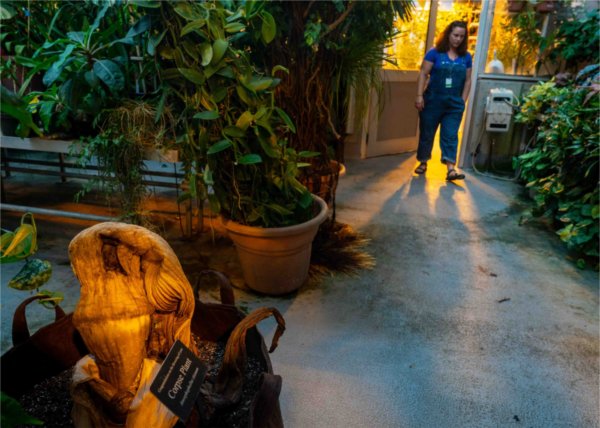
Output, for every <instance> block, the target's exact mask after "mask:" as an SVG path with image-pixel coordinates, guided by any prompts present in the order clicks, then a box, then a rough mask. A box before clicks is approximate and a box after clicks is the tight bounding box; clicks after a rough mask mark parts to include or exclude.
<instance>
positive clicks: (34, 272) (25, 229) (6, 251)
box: [0, 213, 63, 308]
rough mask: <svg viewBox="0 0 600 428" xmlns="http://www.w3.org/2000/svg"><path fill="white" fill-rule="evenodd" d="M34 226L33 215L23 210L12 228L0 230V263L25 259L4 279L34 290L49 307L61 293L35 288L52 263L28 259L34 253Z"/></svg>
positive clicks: (18, 287)
mask: <svg viewBox="0 0 600 428" xmlns="http://www.w3.org/2000/svg"><path fill="white" fill-rule="evenodd" d="M37 248H38V247H37V227H36V225H35V220H34V218H33V214H31V213H25V214H23V216H22V217H21V224H20V225H19V227H17V228H16V229H15V230H14V231H10V230H5V229H2V235H1V236H0V263H1V264H4V263H15V262H21V261H23V260H25V264H24V265H23V267H22V268H21V270H20V271H19V272H18V273H17V274H16V275H15V276H14V277H13V278H12V279H11V280H10V281H9V282H8V286H9V287H11V288H14V289H16V290H28V291H29V290H36V291H37V292H38V294H41V295H44V296H46V297H45V298H43V299H40V300H39V302H40V303H41V304H42V305H43V306H46V307H48V308H53V307H54V306H55V305H57V304H58V303H60V302H61V301H62V300H63V296H62V293H58V292H50V291H47V290H44V291H42V292H40V291H39V288H40V287H41V286H43V285H44V284H45V283H46V282H48V280H49V279H50V276H51V275H52V265H51V264H50V262H49V261H47V260H41V259H35V258H31V256H33V255H34V254H35V253H36V252H37Z"/></svg>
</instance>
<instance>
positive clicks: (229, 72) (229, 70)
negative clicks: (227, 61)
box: [213, 57, 235, 79]
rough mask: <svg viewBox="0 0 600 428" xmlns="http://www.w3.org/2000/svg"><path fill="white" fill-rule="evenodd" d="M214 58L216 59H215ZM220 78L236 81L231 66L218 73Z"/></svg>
mask: <svg viewBox="0 0 600 428" xmlns="http://www.w3.org/2000/svg"><path fill="white" fill-rule="evenodd" d="M213 58H214V57H213ZM217 74H218V75H219V76H223V77H227V78H228V79H234V78H235V74H233V69H232V68H231V67H230V66H226V67H223V68H221V69H219V71H217Z"/></svg>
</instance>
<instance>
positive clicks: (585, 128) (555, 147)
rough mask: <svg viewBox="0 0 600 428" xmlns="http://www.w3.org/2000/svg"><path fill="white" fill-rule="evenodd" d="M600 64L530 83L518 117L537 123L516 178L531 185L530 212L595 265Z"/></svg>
mask: <svg viewBox="0 0 600 428" xmlns="http://www.w3.org/2000/svg"><path fill="white" fill-rule="evenodd" d="M599 70H600V66H598V65H593V66H588V67H586V68H585V69H583V70H582V71H581V72H580V73H579V74H578V76H577V78H576V79H575V81H573V82H570V83H568V84H566V85H565V86H559V84H558V83H557V81H556V79H553V80H552V81H550V82H546V83H541V84H538V85H536V86H534V87H532V88H531V90H530V91H529V93H528V94H527V95H526V96H525V99H524V103H523V105H522V107H521V111H520V112H519V114H517V116H516V120H517V121H518V122H522V123H526V124H528V125H530V126H533V127H536V128H537V135H536V140H535V143H534V145H533V147H532V148H531V149H530V150H529V151H528V152H526V153H524V154H522V155H521V156H519V157H518V158H517V159H516V160H515V161H516V164H517V165H516V166H517V167H518V168H519V170H520V172H519V177H520V178H521V179H522V180H524V182H526V186H527V187H528V188H530V189H531V194H532V195H533V198H534V200H535V203H536V209H535V210H534V214H537V215H544V216H546V217H547V218H550V219H552V221H553V223H554V225H555V226H556V228H557V229H558V230H557V232H556V233H557V234H558V235H559V236H560V238H561V240H562V241H564V242H565V243H566V244H567V246H568V248H569V249H571V250H573V251H574V252H576V253H577V254H578V255H579V256H580V259H579V261H578V264H579V265H584V264H585V261H584V259H587V260H588V261H591V262H592V264H595V265H596V267H597V265H598V219H599V217H600V208H599V205H598V204H599V184H598V174H599V169H598V163H599V160H600V157H599V156H600V133H599V129H600V128H599V126H600V117H599V115H598V111H599V108H600V105H599V97H598V83H599V76H600V75H599Z"/></svg>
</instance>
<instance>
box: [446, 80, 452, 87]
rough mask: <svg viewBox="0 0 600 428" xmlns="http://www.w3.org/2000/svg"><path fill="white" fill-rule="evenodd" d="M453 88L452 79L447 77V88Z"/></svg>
mask: <svg viewBox="0 0 600 428" xmlns="http://www.w3.org/2000/svg"><path fill="white" fill-rule="evenodd" d="M451 87H452V77H446V88H451Z"/></svg>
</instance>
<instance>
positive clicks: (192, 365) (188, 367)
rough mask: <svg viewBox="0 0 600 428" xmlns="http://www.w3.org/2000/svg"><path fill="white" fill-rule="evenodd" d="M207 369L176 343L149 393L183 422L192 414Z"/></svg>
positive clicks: (186, 349)
mask: <svg viewBox="0 0 600 428" xmlns="http://www.w3.org/2000/svg"><path fill="white" fill-rule="evenodd" d="M206 370H207V368H206V366H205V365H204V363H202V361H200V359H199V358H198V357H196V356H195V355H194V353H193V352H192V351H190V350H189V349H188V348H187V347H186V346H185V345H184V344H183V343H181V341H179V340H178V341H176V342H175V344H174V345H173V347H172V348H171V350H170V351H169V353H168V354H167V358H165V361H163V363H162V367H161V368H160V370H159V371H158V374H157V375H156V378H155V379H154V381H153V382H152V384H151V385H150V391H151V392H152V393H153V394H154V395H156V397H157V398H158V399H159V400H160V402H161V403H163V404H164V405H165V406H167V407H168V409H169V410H170V411H172V412H173V413H174V414H175V415H176V416H177V417H178V418H179V419H181V420H182V421H184V422H185V421H186V420H187V418H188V417H189V416H190V413H191V412H192V407H193V405H194V402H195V401H196V397H197V396H198V393H199V392H200V386H201V385H202V382H203V381H204V376H205V375H206Z"/></svg>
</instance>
